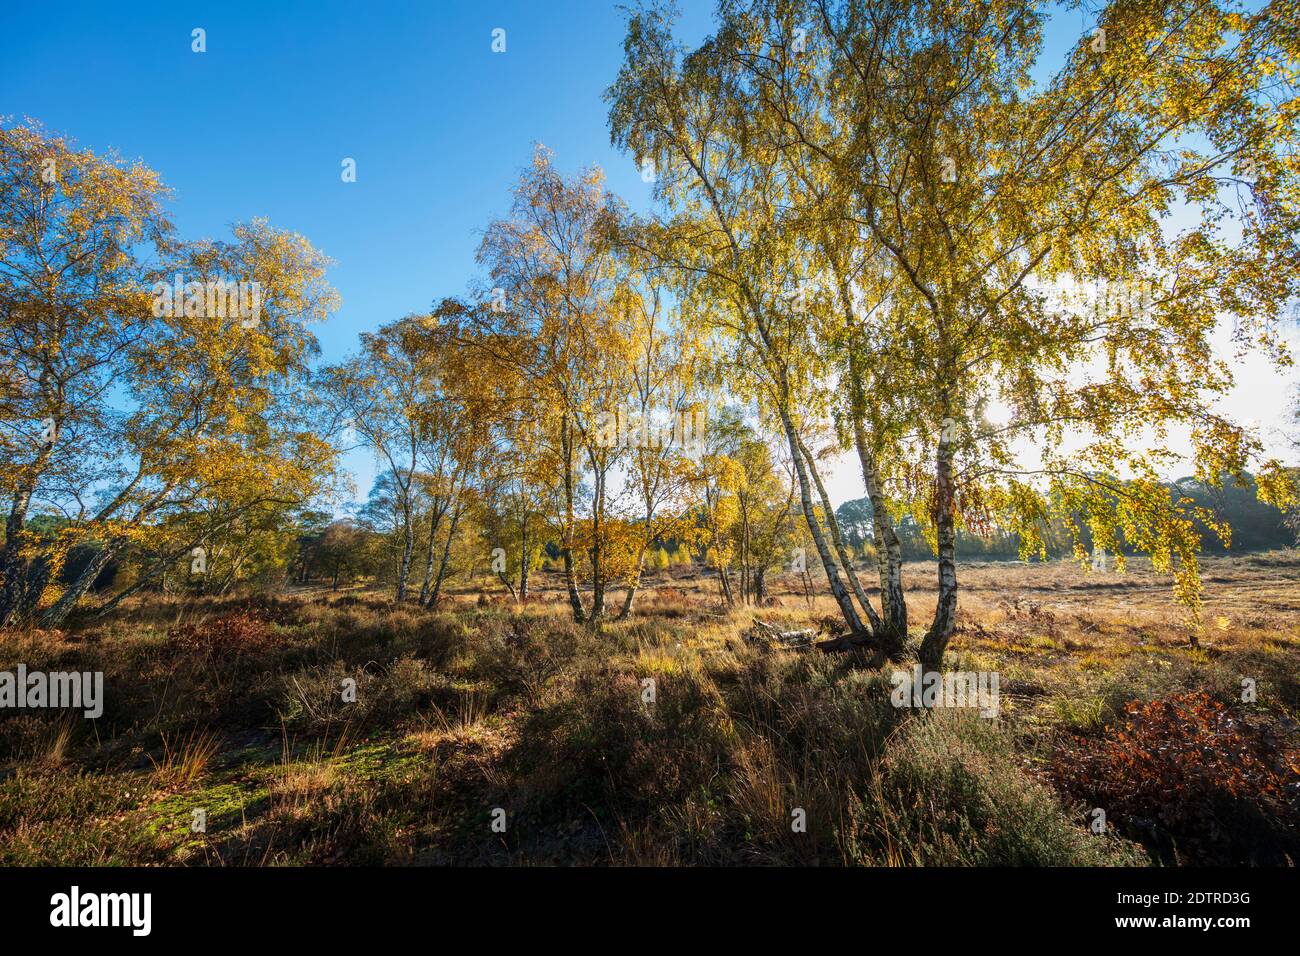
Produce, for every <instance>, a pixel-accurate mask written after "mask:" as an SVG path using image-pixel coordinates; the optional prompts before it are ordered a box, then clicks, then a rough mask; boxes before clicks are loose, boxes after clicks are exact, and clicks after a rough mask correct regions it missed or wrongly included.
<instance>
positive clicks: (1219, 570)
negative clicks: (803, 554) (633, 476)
mask: <svg viewBox="0 0 1300 956" xmlns="http://www.w3.org/2000/svg"><path fill="white" fill-rule="evenodd" d="M931 573H932V569H931V568H930V567H928V566H925V565H909V566H908V567H907V569H906V578H905V580H906V583H907V584H908V586H909V589H908V599H909V605H910V608H911V611H912V620H913V622H914V625H915V628H914V633H913V638H914V639H915V638H916V637H918V636H919V633H920V631H921V630H922V629H923V627H924V624H925V623H926V619H927V615H928V614H929V613H930V612H931V610H932V608H933V604H934V589H933V584H932V582H931V581H930V575H931ZM1204 574H1205V580H1206V587H1207V593H1206V605H1205V614H1204V618H1203V620H1204V622H1205V627H1204V628H1203V630H1202V632H1201V633H1200V635H1199V636H1200V649H1198V650H1194V649H1192V648H1191V646H1190V641H1189V637H1190V632H1189V631H1188V629H1187V627H1186V625H1185V616H1184V613H1183V611H1182V609H1181V608H1179V607H1178V606H1177V605H1176V604H1175V602H1174V601H1173V599H1172V596H1171V592H1170V587H1169V581H1168V580H1167V579H1166V578H1165V577H1164V576H1161V575H1157V574H1155V573H1154V572H1153V571H1152V569H1151V567H1150V564H1149V563H1147V562H1141V561H1135V562H1132V564H1131V566H1130V568H1129V570H1128V572H1127V573H1126V574H1123V575H1120V574H1117V573H1115V572H1114V571H1111V572H1108V573H1100V574H1095V573H1092V572H1091V571H1089V570H1088V569H1086V568H1082V567H1080V566H1078V565H1075V564H1069V563H1053V564H1042V565H1021V564H1016V563H997V564H994V563H986V564H974V565H966V566H963V567H962V568H961V572H960V584H961V593H960V599H961V608H960V612H959V618H958V632H957V634H956V635H955V637H954V639H953V642H952V644H951V646H950V658H949V665H950V666H951V667H953V668H955V669H958V668H959V669H964V670H993V671H997V672H998V673H999V674H1000V676H1001V690H1002V697H1003V699H1002V708H1001V714H1000V718H999V719H998V720H994V721H988V720H977V719H965V718H961V719H954V718H953V715H946V714H942V713H938V714H935V715H932V718H933V719H918V718H916V717H914V716H913V715H911V714H909V713H906V712H899V711H897V710H895V709H894V708H892V707H890V705H889V702H888V696H889V681H888V674H879V673H871V672H868V671H864V670H860V669H858V665H857V664H856V663H855V662H853V661H850V660H847V659H843V658H839V657H834V656H827V655H822V654H819V653H797V652H790V651H785V650H777V651H760V650H757V649H754V648H751V647H749V646H748V645H747V644H746V643H745V642H744V641H743V640H741V638H740V635H741V633H742V632H743V631H744V630H745V629H746V628H747V627H748V626H749V624H750V621H751V620H752V617H753V616H754V613H755V612H751V611H749V610H746V609H743V608H736V609H726V608H724V607H723V606H722V604H721V601H720V598H719V595H718V591H717V584H716V580H714V579H712V578H710V577H705V576H700V575H692V574H689V573H687V571H686V569H683V568H678V567H674V568H672V569H671V570H670V571H669V572H666V573H663V572H661V573H659V574H658V575H657V576H651V578H650V579H649V581H648V582H647V587H646V589H645V590H644V591H643V592H642V593H641V594H640V595H639V597H638V602H637V606H636V611H635V613H634V614H633V616H632V618H631V619H630V620H628V621H624V622H610V623H607V624H605V625H603V626H602V627H601V628H599V629H596V630H589V629H586V628H582V627H578V626H575V625H574V624H573V622H572V621H571V619H570V618H569V615H568V607H567V601H566V597H565V595H564V592H563V586H562V582H561V580H560V578H559V575H557V574H548V573H539V574H537V575H536V576H535V586H536V587H537V588H538V591H537V593H536V600H534V601H531V602H530V603H529V604H528V605H527V606H524V607H519V606H515V605H510V604H503V603H499V602H494V601H487V602H480V600H479V594H480V591H479V589H478V588H477V587H475V588H463V589H462V590H461V591H460V593H455V594H453V595H452V596H451V598H450V599H449V601H448V602H447V604H446V606H444V607H443V608H440V609H439V610H438V611H436V612H427V611H422V610H420V609H418V608H414V607H409V606H408V607H398V606H395V605H394V604H393V603H392V601H391V600H390V599H389V597H388V595H387V594H385V593H383V592H380V591H376V590H353V591H349V592H346V593H340V594H333V593H329V592H324V593H313V594H306V593H301V594H293V595H290V596H287V597H281V598H272V599H267V598H255V599H253V600H252V601H249V600H245V599H225V600H211V599H208V600H204V601H191V602H180V601H176V600H174V599H170V598H168V599H162V600H156V599H139V600H136V601H134V602H129V603H128V606H127V607H125V608H124V609H123V610H122V613H121V615H120V616H118V617H115V618H113V619H111V620H108V621H104V622H99V623H95V624H92V625H91V626H89V627H87V628H85V629H82V630H76V629H74V630H72V631H70V632H68V633H63V632H60V633H58V634H48V633H45V634H39V635H36V634H31V633H26V634H11V635H3V636H0V668H3V667H7V666H12V664H14V663H16V662H18V661H24V662H26V663H27V665H28V667H29V668H37V667H53V666H54V665H55V664H56V663H57V664H58V666H59V668H60V669H68V668H71V667H75V668H77V669H93V670H103V671H104V672H105V686H106V690H107V695H106V696H107V701H106V711H105V717H104V718H103V719H102V720H101V721H100V722H99V723H98V724H97V725H94V726H90V725H86V726H83V722H82V721H81V720H80V719H79V718H78V719H76V720H71V719H69V718H67V717H66V716H60V715H51V716H50V717H48V719H47V718H46V717H44V716H33V715H30V714H29V715H25V716H23V717H20V718H7V719H4V720H0V762H2V764H3V765H0V834H5V835H0V862H9V863H39V864H59V863H66V864H75V863H78V862H86V863H92V864H104V863H137V864H138V863H160V862H161V863H167V862H172V863H176V862H195V861H198V860H202V861H205V862H208V863H237V864H264V863H265V864H274V863H308V864H312V863H316V864H328V863H338V862H349V863H500V862H527V863H580V864H581V863H587V864H609V863H615V864H625V863H632V864H654V865H660V864H664V865H667V864H683V863H686V864H689V863H720V864H748V863H766V864H785V863H818V864H824V863H834V864H844V863H850V864H871V865H895V864H908V865H910V864H931V865H944V864H955V865H965V864H978V863H1020V864H1045V863H1054V864H1097V863H1116V862H1119V863H1123V862H1135V861H1141V860H1143V859H1145V856H1144V853H1143V851H1142V850H1141V849H1139V848H1137V847H1135V846H1134V845H1133V844H1131V843H1128V842H1126V841H1124V840H1121V839H1119V838H1117V837H1108V838H1107V839H1106V840H1103V841H1100V842H1099V841H1098V840H1094V839H1092V838H1091V835H1090V834H1089V833H1088V831H1087V829H1086V827H1085V825H1084V824H1085V818H1084V815H1083V812H1084V808H1083V807H1080V806H1076V805H1074V804H1073V803H1072V802H1071V799H1070V798H1066V797H1062V796H1061V795H1060V794H1059V793H1056V792H1054V791H1053V789H1052V785H1051V780H1050V779H1049V775H1048V774H1047V773H1046V772H1045V769H1044V768H1046V767H1047V766H1048V765H1049V764H1050V761H1051V758H1052V755H1053V753H1055V752H1056V750H1057V748H1058V747H1059V744H1060V742H1061V741H1062V740H1064V739H1067V738H1068V739H1070V740H1075V741H1077V739H1079V738H1080V737H1082V738H1083V739H1085V740H1087V739H1097V740H1099V741H1100V740H1104V739H1107V735H1109V734H1111V733H1112V732H1113V728H1114V727H1115V726H1116V724H1117V722H1118V721H1119V719H1120V718H1121V716H1122V714H1123V713H1124V710H1125V707H1126V705H1128V704H1130V703H1131V702H1134V701H1147V700H1153V699H1164V698H1167V697H1169V696H1171V695H1175V694H1182V693H1188V692H1193V691H1194V692H1202V693H1206V694H1209V695H1211V696H1212V697H1213V698H1214V699H1216V700H1218V701H1220V702H1222V703H1223V704H1224V705H1226V706H1230V707H1235V708H1243V707H1249V708H1250V715H1251V719H1252V721H1255V722H1258V723H1262V724H1266V725H1268V726H1269V727H1270V728H1271V730H1273V731H1275V732H1277V733H1278V734H1280V735H1281V737H1282V739H1283V740H1284V741H1289V742H1290V744H1291V745H1292V746H1294V745H1295V744H1296V743H1297V732H1298V731H1300V684H1298V683H1297V675H1298V674H1300V584H1297V582H1300V555H1298V554H1295V553H1290V552H1288V553H1278V554H1267V555H1246V556H1242V557H1233V558H1208V559H1206V560H1205V563H1204ZM863 580H864V583H867V581H868V578H867V576H865V575H864V578H863ZM772 585H773V588H774V592H775V595H776V603H775V605H774V606H773V607H769V608H764V609H762V611H761V612H757V613H759V614H760V616H762V617H763V619H764V620H768V621H771V622H773V623H777V624H782V625H784V624H787V623H788V624H789V625H790V626H792V627H801V626H808V625H810V624H811V625H813V626H818V627H824V628H827V629H833V628H834V627H835V608H834V605H833V604H832V603H831V601H830V600H829V599H828V598H825V597H821V598H817V599H815V600H814V601H813V602H811V605H810V604H809V603H808V602H805V600H804V598H803V596H802V589H801V588H799V587H798V586H797V583H796V582H795V581H794V580H793V578H784V577H782V576H776V578H775V579H774V580H773V581H772ZM488 587H489V589H490V586H488ZM615 603H617V602H615ZM231 615H244V616H251V617H253V618H255V619H257V620H260V621H263V622H265V628H266V633H267V634H272V635H273V636H274V639H273V640H267V641H263V642H259V643H257V644H256V646H250V647H249V648H248V650H247V652H246V653H241V654H240V655H238V656H236V657H234V658H232V659H231V660H229V661H220V662H214V661H213V660H211V659H209V658H208V657H204V658H203V659H202V660H195V659H194V657H193V655H186V654H181V653H178V652H177V651H176V649H175V648H174V647H173V646H171V642H169V641H168V640H167V633H168V631H169V630H173V629H174V628H175V627H176V625H177V624H178V622H179V623H183V624H186V625H188V626H189V627H190V630H191V631H193V630H196V629H200V628H202V629H204V630H205V632H206V631H207V630H212V631H213V632H214V633H216V632H218V631H220V629H221V628H222V627H223V626H224V625H222V624H220V623H213V622H220V621H222V620H223V619H225V618H227V617H229V616H231ZM241 619H242V618H241ZM187 633H188V632H187ZM259 633H261V632H260V631H259ZM345 679H352V680H354V681H355V682H356V689H357V700H356V702H355V703H346V702H344V701H343V700H342V699H341V696H340V693H339V691H340V686H341V682H342V681H343V680H345ZM1243 679H1249V680H1250V681H1253V682H1254V686H1255V687H1256V689H1257V692H1258V699H1257V701H1256V702H1255V703H1253V704H1249V705H1247V704H1243V703H1242V702H1241V700H1240V698H1241V682H1242V681H1243ZM647 680H653V681H654V690H655V699H654V701H653V703H651V704H647V703H646V701H645V700H644V698H643V694H644V692H645V688H646V684H645V682H646V681H647ZM107 728H112V730H111V731H107ZM1076 745H1077V744H1076ZM195 806H203V807H205V808H206V809H207V814H208V820H209V829H208V833H207V834H206V836H205V837H204V839H203V840H201V841H196V840H195V839H194V837H193V835H192V834H190V833H189V832H188V819H189V814H190V812H191V810H192V808H193V807H195ZM493 807H504V808H507V809H508V812H509V819H510V821H511V822H510V826H509V829H508V831H507V833H506V834H504V835H503V834H495V833H493V832H492V831H491V830H490V828H489V814H490V810H491V809H492V808H493ZM796 809H798V810H802V811H803V812H804V818H805V819H806V827H805V828H804V829H802V830H797V829H794V828H792V823H793V822H794V811H795V810H796Z"/></svg>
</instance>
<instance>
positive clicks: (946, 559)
mask: <svg viewBox="0 0 1300 956" xmlns="http://www.w3.org/2000/svg"><path fill="white" fill-rule="evenodd" d="M945 421H947V419H946V418H945ZM953 444H954V442H953V436H952V435H951V433H950V431H949V429H947V428H944V429H943V430H941V432H940V434H939V449H938V452H937V454H936V456H935V517H934V520H935V533H936V536H937V538H938V545H939V601H938V604H937V605H936V606H935V609H934V621H933V622H932V623H931V624H930V629H929V631H927V632H926V635H925V639H924V640H923V641H922V642H921V654H920V657H921V666H922V667H924V668H925V669H926V670H927V671H938V670H939V668H940V667H941V666H942V664H943V652H944V650H945V649H946V648H947V647H948V641H949V639H950V638H951V637H952V632H953V629H954V627H955V626H956V621H957V522H956V512H957V502H956V492H955V489H954V487H953V454H954V448H953Z"/></svg>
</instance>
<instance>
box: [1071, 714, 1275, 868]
mask: <svg viewBox="0 0 1300 956" xmlns="http://www.w3.org/2000/svg"><path fill="white" fill-rule="evenodd" d="M1052 776H1053V778H1054V780H1055V781H1056V783H1057V784H1058V786H1060V787H1061V788H1062V789H1063V790H1064V791H1065V792H1066V793H1069V794H1071V795H1072V796H1075V797H1077V798H1078V799H1081V800H1084V801H1086V802H1087V803H1088V804H1089V805H1090V806H1096V807H1100V808H1101V809H1103V810H1105V812H1106V816H1107V819H1108V820H1109V822H1111V823H1112V824H1114V825H1116V826H1117V827H1118V828H1119V829H1120V830H1121V831H1122V832H1124V833H1125V834H1127V835H1129V836H1130V837H1132V838H1133V839H1136V840H1139V841H1141V842H1142V843H1143V844H1145V845H1146V846H1147V848H1148V849H1149V850H1150V851H1151V852H1152V853H1153V854H1154V855H1156V856H1158V857H1159V858H1160V859H1161V860H1162V861H1164V862H1166V863H1174V862H1177V863H1183V864H1203V865H1241V864H1260V865H1275V864H1285V863H1288V862H1290V863H1293V864H1294V863H1296V862H1298V861H1300V769H1298V766H1297V760H1296V755H1295V754H1294V753H1286V752H1285V751H1284V749H1283V748H1282V746H1281V745H1280V743H1279V742H1278V740H1277V739H1276V738H1275V737H1274V736H1273V735H1272V734H1271V733H1269V732H1268V731H1267V730H1265V729H1264V728H1262V727H1258V726H1255V725H1253V724H1252V723H1250V722H1249V721H1248V720H1247V719H1246V718H1244V717H1242V716H1240V715H1237V714H1235V713H1234V712H1233V711H1232V710H1230V709H1229V708H1228V707H1227V706H1226V705H1225V704H1223V703H1221V702H1219V701H1217V700H1214V699H1213V698H1211V697H1209V696H1208V695H1206V694H1204V693H1190V694H1179V695H1175V696H1172V697H1168V698H1165V699H1162V700H1154V701H1150V702H1148V703H1140V702H1134V703H1130V704H1128V705H1127V706H1126V707H1125V708H1124V720H1123V722H1122V724H1121V725H1120V726H1119V727H1118V728H1117V729H1116V730H1115V731H1114V735H1113V736H1111V737H1110V738H1109V739H1105V740H1103V741H1101V742H1100V743H1098V742H1097V741H1095V740H1087V739H1084V738H1080V737H1072V738H1070V739H1069V740H1068V741H1067V742H1065V743H1064V744H1063V745H1061V746H1060V747H1059V749H1058V751H1057V753H1056V756H1055V759H1054V761H1053V764H1052Z"/></svg>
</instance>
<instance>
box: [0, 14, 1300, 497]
mask: <svg viewBox="0 0 1300 956" xmlns="http://www.w3.org/2000/svg"><path fill="white" fill-rule="evenodd" d="M712 6H713V3H712V0H682V2H681V7H682V11H683V15H682V19H681V22H680V27H681V31H680V32H681V33H682V35H683V36H684V37H685V38H686V39H687V40H689V41H696V40H698V39H700V38H701V37H703V36H704V35H705V33H706V32H707V31H708V28H709V23H710V21H711V13H712ZM1084 18H1085V15H1084V14H1083V13H1081V12H1080V11H1077V10H1076V11H1070V12H1066V13H1062V14H1061V15H1059V16H1058V17H1057V18H1056V20H1055V22H1054V23H1053V29H1052V30H1051V31H1050V33H1049V36H1050V42H1049V56H1050V55H1052V54H1056V55H1059V51H1060V50H1061V49H1063V48H1064V46H1065V45H1066V44H1068V43H1072V42H1073V41H1074V40H1075V38H1077V36H1078V35H1079V34H1080V33H1082V32H1084V31H1085V30H1087V29H1089V27H1090V24H1089V23H1087V22H1085V19H1084ZM196 27H200V28H202V29H204V30H205V31H206V43H207V52H205V53H202V54H199V53H194V52H192V50H191V43H192V36H191V32H192V31H193V30H194V29H195V28H196ZM496 28H502V29H504V30H505V31H506V52H505V53H502V54H497V53H493V52H492V49H491V43H492V31H493V30H494V29H496ZM622 37H623V15H622V13H621V12H620V11H619V10H618V9H617V6H616V4H615V3H614V2H607V0H586V2H579V0H562V2H549V0H548V2H539V0H532V2H512V3H479V2H472V0H464V2H451V0H445V2H436V0H424V2H418V3H371V4H365V3H355V2H347V3H342V2H324V3H320V2H317V3H306V2H304V3H284V2H276V3H268V2H262V3H254V2H232V3H221V4H216V3H184V2H170V3H161V2H160V3H130V4H125V3H123V4H106V3H102V4H79V3H71V4H62V5H59V6H58V7H55V8H51V7H50V6H48V5H45V4H37V3H27V4H18V3H13V2H10V3H7V4H6V5H5V7H4V9H3V12H0V116H10V117H13V118H15V119H21V118H22V117H25V116H30V117H32V118H33V119H36V120H39V121H40V122H41V123H43V124H44V125H45V126H46V127H48V128H49V129H51V130H54V131H57V132H61V133H65V134H67V135H69V136H71V137H73V138H74V139H75V140H77V141H78V142H79V143H80V144H81V145H83V146H87V147H90V148H93V149H95V150H106V149H109V148H115V149H117V150H118V151H119V152H120V153H121V154H122V155H124V156H126V157H129V158H136V157H138V158H140V159H141V160H142V161H143V162H145V163H146V164H147V165H149V166H150V167H152V168H153V169H155V170H157V171H158V172H159V173H160V174H161V175H162V176H163V178H164V180H165V181H166V182H167V183H168V185H169V186H171V187H172V189H173V190H174V201H173V203H172V207H171V211H172V217H173V220H174V221H175V223H176V225H177V227H178V230H179V232H180V234H181V235H182V236H183V237H185V238H189V239H197V238H202V237H210V238H219V237H222V236H224V235H225V234H226V233H227V231H228V226H229V225H230V224H231V223H233V222H237V221H241V220H247V219H251V218H253V217H255V216H262V217H266V218H267V219H269V220H270V221H271V223H272V224H274V225H275V226H278V227H282V228H288V229H293V230H294V231H297V232H300V233H302V234H303V235H305V236H307V237H308V238H309V239H310V240H311V241H312V243H313V244H315V245H316V246H317V248H319V249H321V250H323V251H324V252H326V253H327V254H328V255H330V256H331V257H332V258H333V259H334V260H335V262H336V265H335V267H334V268H333V269H332V270H331V272H330V277H329V278H330V281H331V282H332V284H333V285H334V286H335V288H337V289H338V291H339V293H340V294H341V296H342V307H341V308H340V310H339V311H338V313H337V314H336V315H334V316H333V317H332V318H331V319H330V320H329V321H328V322H327V323H326V324H325V325H323V326H318V327H317V328H316V332H317V335H318V337H319V339H320V342H321V346H322V350H323V353H324V359H325V360H328V361H332V360H337V359H339V358H342V357H343V356H344V355H345V354H347V353H348V352H349V351H350V350H351V349H352V348H354V347H355V344H356V341H357V333H358V332H361V331H365V330H368V329H373V328H375V327H377V326H378V325H380V324H382V323H383V322H386V321H389V320H392V319H394V318H397V317H400V316H402V315H405V314H406V313H408V312H412V311H417V310H423V309H427V308H428V307H429V306H430V305H431V304H432V303H433V302H434V301H436V300H437V299H440V298H442V297H443V296H445V295H457V294H460V293H462V292H464V291H465V290H466V286H467V284H468V283H469V281H470V280H471V278H472V277H473V276H474V275H475V266H474V261H473V257H474V250H475V248H476V246H477V244H478V238H479V232H480V230H482V229H483V227H484V226H485V225H486V224H487V223H488V221H489V220H490V219H492V218H493V217H495V216H498V215H501V214H503V213H504V212H505V211H506V209H507V207H508V203H509V191H510V188H511V186H512V185H513V183H514V181H515V179H516V177H517V175H518V171H519V170H520V168H521V167H522V166H523V165H524V164H525V163H526V162H527V161H528V158H529V156H530V154H531V150H532V144H533V143H534V142H542V143H545V144H546V145H547V146H548V147H550V148H551V149H552V150H554V152H555V154H556V161H557V163H558V164H559V165H560V167H561V168H562V169H564V170H566V171H574V170H576V169H578V168H579V167H581V166H584V165H589V164H597V165H600V166H601V167H603V168H604V169H605V171H606V173H607V176H608V180H609V185H610V186H611V188H613V189H614V190H615V191H616V192H618V193H619V194H620V195H621V196H622V197H623V198H624V199H625V200H626V201H627V202H628V203H629V204H630V205H632V206H633V207H634V208H638V209H645V208H647V206H648V200H649V190H650V187H649V186H648V185H646V184H645V183H643V182H641V179H640V177H639V175H638V172H637V170H636V168H635V166H634V164H633V162H632V159H631V158H630V157H628V156H624V155H622V154H619V153H617V152H616V151H614V150H613V149H612V148H611V147H610V145H609V133H608V130H607V127H606V122H605V119H606V107H605V104H604V103H603V101H602V99H601V95H602V93H603V91H604V90H605V88H606V86H607V85H608V84H609V83H610V82H611V81H612V80H613V78H614V76H615V74H616V72H617V69H618V66H619V63H620V62H621V59H622ZM348 157H350V158H353V159H355V160H356V168H357V181H356V182H355V183H344V182H343V181H342V180H341V177H340V172H341V163H342V161H343V159H344V158H348ZM1260 371H1261V373H1262V374H1263V375H1264V376H1266V378H1264V379H1260V378H1258V377H1254V376H1243V381H1249V382H1252V383H1253V387H1252V389H1251V390H1250V391H1248V392H1247V393H1245V394H1243V395H1242V396H1241V399H1240V402H1241V405H1242V409H1243V410H1244V411H1246V412H1247V413H1248V414H1247V417H1250V415H1251V414H1253V415H1254V417H1260V410H1261V409H1263V410H1264V411H1265V412H1267V414H1265V415H1264V416H1263V419H1264V421H1262V423H1263V424H1268V421H1269V420H1270V419H1274V418H1280V414H1281V412H1282V410H1284V408H1285V405H1286V404H1287V395H1288V394H1289V393H1288V388H1290V389H1291V391H1292V392H1293V390H1294V384H1293V383H1292V384H1291V385H1288V384H1287V383H1286V382H1284V381H1282V380H1281V379H1280V378H1279V377H1278V376H1277V375H1276V373H1271V372H1270V371H1269V370H1267V369H1261V370H1260ZM1261 389H1262V390H1263V391H1261ZM1275 411H1276V413H1277V414H1274V412H1275ZM349 465H350V466H351V468H352V470H353V471H354V472H356V473H357V477H358V484H359V493H360V495H361V496H364V495H365V493H366V492H367V491H368V488H369V481H370V477H371V476H372V475H373V468H372V467H371V465H370V463H369V461H368V460H367V459H366V458H365V457H364V456H361V455H359V454H358V455H354V456H352V457H351V459H350V460H349ZM831 479H832V480H831V486H832V487H831V491H832V497H833V498H834V499H836V500H837V501H838V500H843V499H845V498H853V497H858V496H859V495H861V493H862V492H861V488H860V484H859V483H858V481H857V479H856V478H855V477H854V470H853V469H852V468H851V467H844V468H837V469H836V470H835V474H834V475H832V476H831Z"/></svg>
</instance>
